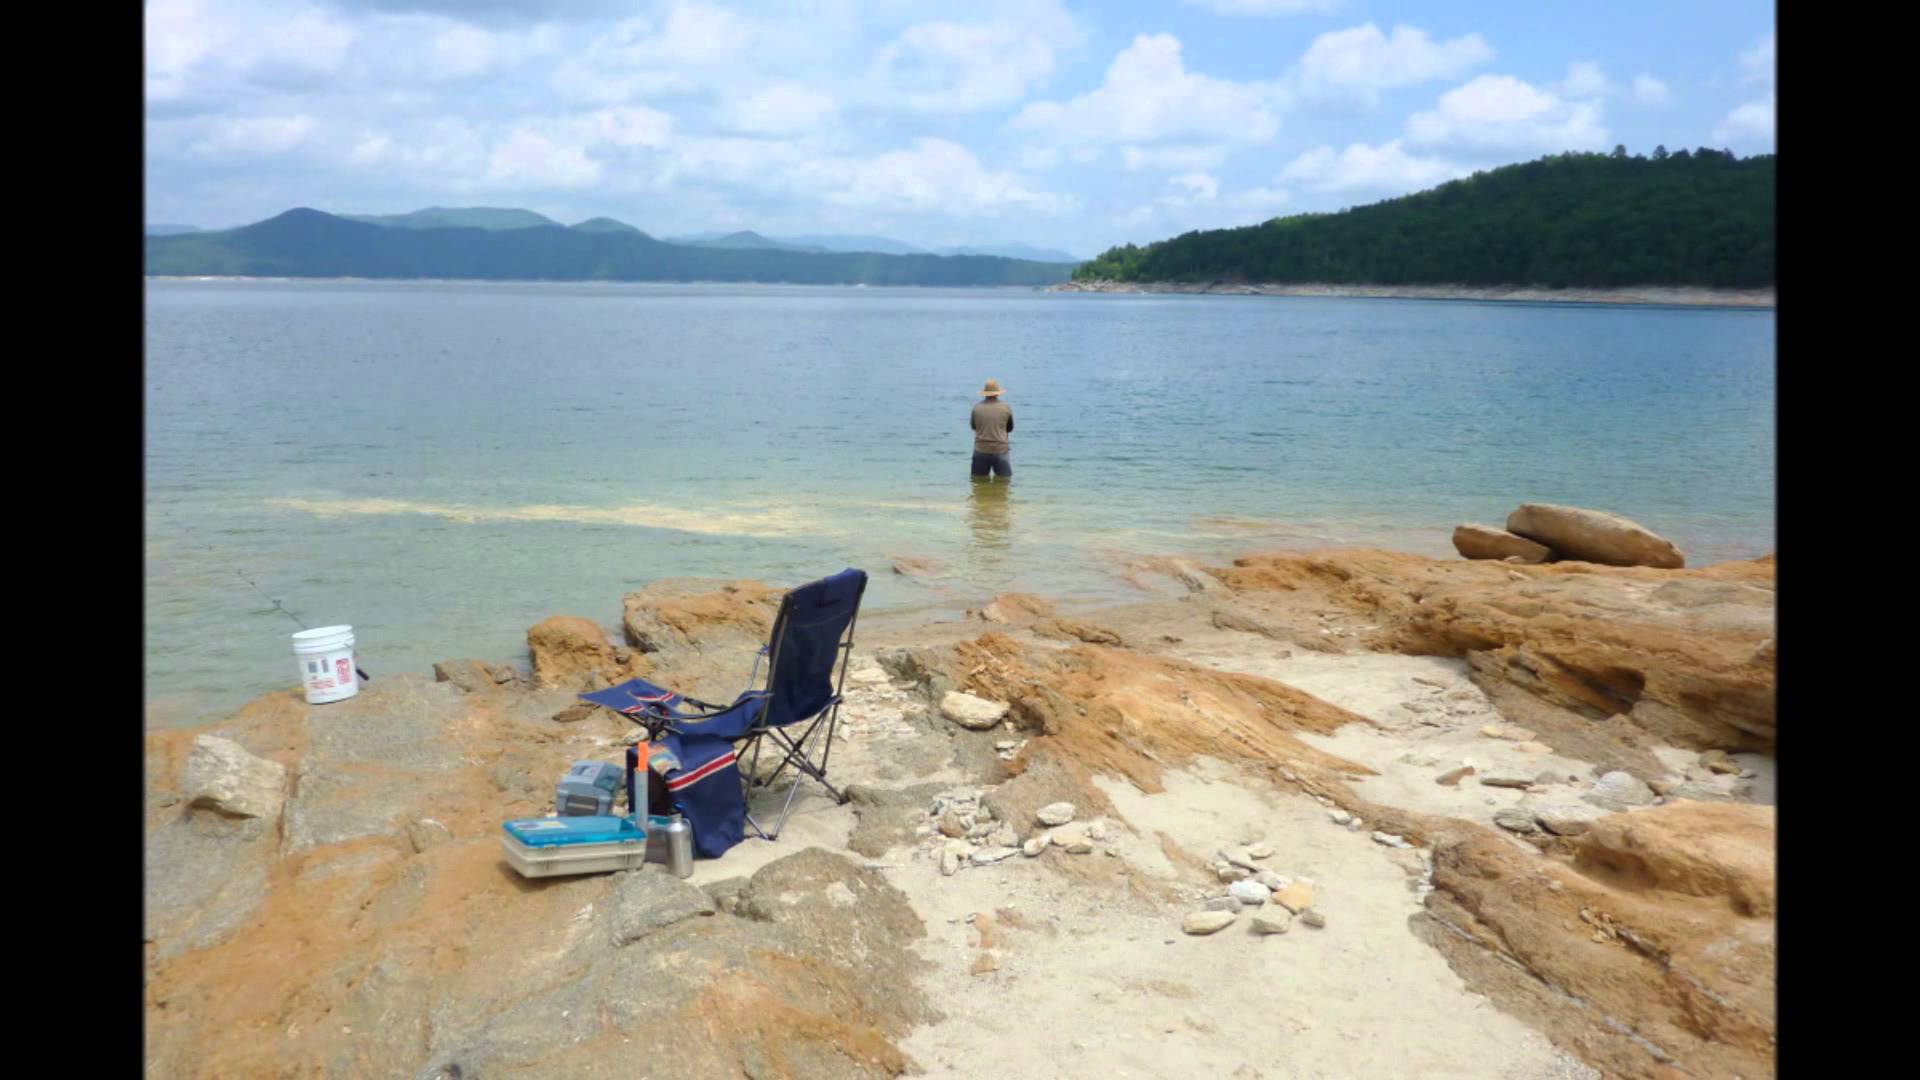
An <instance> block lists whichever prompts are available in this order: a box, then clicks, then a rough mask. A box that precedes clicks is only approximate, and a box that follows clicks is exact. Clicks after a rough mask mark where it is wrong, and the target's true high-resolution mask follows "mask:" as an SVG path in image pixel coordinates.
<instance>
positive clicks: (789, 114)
mask: <svg viewBox="0 0 1920 1080" xmlns="http://www.w3.org/2000/svg"><path fill="white" fill-rule="evenodd" d="M836 107H837V106H836V104H835V102H834V100H833V95H831V94H825V93H821V92H820V91H818V90H813V89H809V88H808V87H805V86H801V85H800V84H798V83H779V84H776V85H774V86H770V87H767V88H766V89H764V90H761V91H759V92H758V93H755V94H752V95H749V96H747V97H745V98H741V99H740V100H738V101H733V102H729V103H728V105H727V106H726V108H725V109H724V110H723V115H724V118H725V120H726V123H727V124H728V126H729V127H731V128H732V129H733V130H735V131H743V132H750V133H753V134H757V135H794V134H799V133H801V132H806V131H812V130H813V129H814V128H817V127H819V126H820V124H821V122H822V121H824V120H825V119H826V118H827V117H829V116H832V115H833V112H834V109H835V108H836Z"/></svg>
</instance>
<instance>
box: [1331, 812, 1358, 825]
mask: <svg viewBox="0 0 1920 1080" xmlns="http://www.w3.org/2000/svg"><path fill="white" fill-rule="evenodd" d="M1327 816H1328V817H1329V818H1332V819H1333V823H1334V824H1335V825H1345V824H1347V823H1349V822H1351V821H1352V820H1353V815H1352V814H1349V813H1347V812H1346V811H1345V810H1330V811H1328V812H1327Z"/></svg>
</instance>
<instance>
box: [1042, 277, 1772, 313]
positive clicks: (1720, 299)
mask: <svg viewBox="0 0 1920 1080" xmlns="http://www.w3.org/2000/svg"><path fill="white" fill-rule="evenodd" d="M1045 291H1047V292H1095V293H1205V294H1209V295H1224V296H1336V297H1362V298H1373V299H1389V300H1511V301H1523V302H1528V303H1552V304H1661V305H1672V306H1678V307H1739V308H1772V307H1776V306H1778V303H1779V300H1778V293H1777V290H1774V289H1708V288H1692V287H1682V286H1665V285H1636V286H1626V287H1622V288H1617V289H1548V288H1543V287H1538V286H1530V285H1494V286H1478V285H1333V284H1327V285H1282V284H1260V283H1247V282H1235V281H1209V282H1186V281H1146V282H1135V281H1068V282H1063V283H1061V284H1059V285H1049V286H1047V287H1046V290H1045Z"/></svg>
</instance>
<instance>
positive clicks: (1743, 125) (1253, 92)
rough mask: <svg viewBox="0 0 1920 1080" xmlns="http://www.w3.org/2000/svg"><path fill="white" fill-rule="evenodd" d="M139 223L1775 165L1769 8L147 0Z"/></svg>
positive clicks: (1286, 205)
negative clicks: (1508, 167) (1559, 168)
mask: <svg viewBox="0 0 1920 1080" xmlns="http://www.w3.org/2000/svg"><path fill="white" fill-rule="evenodd" d="M145 54H146V71H145V86H146V105H145V110H146V111H145V134H146V151H145V158H146V219H147V221H148V222H150V223H165V224H188V225H198V226H201V227H206V228H226V227H231V226H235V225H242V224H247V223H249V222H253V221H259V220H262V219H264V218H267V217H271V216H273V215H274V214H277V213H279V212H281V211H283V210H287V209H290V208H292V207H295V206H309V207H314V208H316V209H320V210H327V211H332V212H337V213H400V212H405V211H408V210H414V209H419V208H421V207H424V206H511V207H525V208H527V209H531V210H536V211H539V212H540V213H543V214H546V215H547V216H549V217H552V218H554V219H556V220H559V221H561V222H563V223H567V224H572V223H574V222H577V221H581V220H584V219H586V218H589V217H596V216H607V217H613V218H617V219H619V220H621V221H625V222H628V223H629V224H632V225H635V226H637V227H639V228H641V229H644V230H646V231H647V232H649V233H652V234H654V235H656V236H672V235H678V234H684V233H693V232H706V231H716V230H717V231H731V230H736V229H747V228H751V229H755V230H758V231H760V232H763V233H768V234H772V235H775V236H781V235H787V236H792V235H803V234H819V233H842V234H866V235H881V236H889V237H893V238H895V239H899V240H904V241H907V242H909V243H915V244H921V245H927V246H934V245H949V244H992V243H1008V242H1024V243H1030V244H1036V245H1041V246H1047V247H1054V248H1061V249H1064V250H1066V251H1069V252H1072V253H1074V254H1076V255H1081V256H1091V255H1094V254H1097V253H1099V252H1100V251H1103V250H1105V249H1106V248H1108V247H1110V246H1112V245H1115V244H1121V243H1128V242H1133V243H1146V242H1149V241H1152V240H1156V239H1161V238H1164V237H1168V236H1173V235H1177V234H1179V233H1182V232H1186V231H1188V230H1191V229H1198V228H1219V227H1222V226H1229V225H1245V224H1252V223H1255V222H1259V221H1264V220H1266V219H1268V218H1271V217H1274V216H1276V215H1281V214H1290V213H1299V212H1304V211H1325V210H1338V209H1341V208H1343V207H1347V206H1355V205H1362V204H1366V203H1371V202H1376V201H1378V200H1380V199H1383V198H1389V197H1392V196H1394V195H1401V194H1406V193H1408V192H1413V191H1419V190H1422V189H1425V188H1429V187H1432V186H1434V185H1435V184H1437V183H1440V182H1442V181H1445V180H1448V179H1451V178H1453V177H1457V176H1465V175H1469V174H1471V173H1472V172H1473V171H1475V170H1476V169H1484V168H1489V167H1492V166H1496V165H1501V164H1506V163H1509V162H1514V161H1525V160H1531V159H1533V158H1536V157H1539V156H1541V155H1543V154H1549V153H1559V152H1561V151H1564V150H1599V151H1610V150H1612V149H1613V147H1614V146H1615V145H1619V144H1624V145H1625V146H1626V147H1627V149H1628V150H1629V151H1630V152H1632V153H1647V152H1650V151H1651V150H1652V149H1653V148H1654V146H1655V145H1656V144H1661V145H1665V146H1666V147H1668V148H1669V149H1678V148H1680V147H1683V146H1685V147H1699V146H1710V147H1713V148H1716V149H1722V148H1724V149H1730V150H1733V151H1734V152H1736V153H1738V154H1741V155H1747V154H1754V153H1771V152H1773V151H1774V94H1775V90H1774V82H1775V79H1774V22H1773V4H1772V3H1767V2H1757V0H1742V2H1731V0H1685V2H1682V3H1674V2H1672V0H1659V2H1646V0H1611V2H1609V3H1606V4H1560V3H1549V4H1541V3H1538V2H1537V0H1530V2H1508V0H1449V2H1439V0H1428V2H1425V3H1413V2H1398V3H1395V2H1384V0H1382V2H1375V0H1151V2H1149V0H1136V2H1124V0H1101V2H1099V3H1075V2H1070V0H968V2H965V3H956V2H952V0H945V2H933V0H866V2H854V0H813V2H810V3H805V4H800V3H791V2H789V3H752V2H748V0H626V2H616V0H285V2H269V0H149V2H148V3H147V5H146V36H145Z"/></svg>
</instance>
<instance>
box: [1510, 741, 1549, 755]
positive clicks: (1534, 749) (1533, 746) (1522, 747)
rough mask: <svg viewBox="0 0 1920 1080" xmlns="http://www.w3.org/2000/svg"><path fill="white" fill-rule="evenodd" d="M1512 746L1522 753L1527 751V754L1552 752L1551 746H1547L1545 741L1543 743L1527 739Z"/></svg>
mask: <svg viewBox="0 0 1920 1080" xmlns="http://www.w3.org/2000/svg"><path fill="white" fill-rule="evenodd" d="M1513 748H1514V749H1515V750H1519V751H1521V752H1523V753H1528V754H1551V753H1553V747H1551V746H1548V745H1547V744H1546V743H1543V742H1535V741H1534V740H1532V739H1528V740H1527V741H1525V742H1520V743H1515V744H1514V747H1513Z"/></svg>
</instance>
